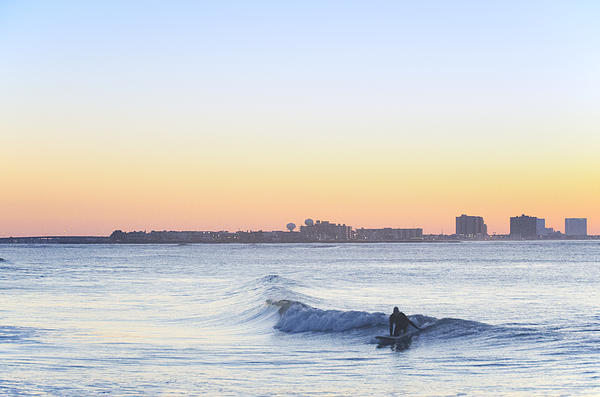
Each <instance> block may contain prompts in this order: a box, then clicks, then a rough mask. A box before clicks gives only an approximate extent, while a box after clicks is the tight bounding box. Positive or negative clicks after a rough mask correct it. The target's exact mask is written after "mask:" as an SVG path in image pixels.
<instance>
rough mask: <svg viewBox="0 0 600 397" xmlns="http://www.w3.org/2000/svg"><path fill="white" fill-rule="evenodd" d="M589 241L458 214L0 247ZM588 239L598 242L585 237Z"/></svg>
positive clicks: (514, 220)
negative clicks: (397, 222)
mask: <svg viewBox="0 0 600 397" xmlns="http://www.w3.org/2000/svg"><path fill="white" fill-rule="evenodd" d="M563 238H564V239H569V238H574V239H581V238H588V235H587V219H586V218H565V232H564V234H563V233H561V232H560V231H555V230H554V229H552V228H550V227H546V220H545V219H544V218H537V217H535V216H528V215H525V214H523V215H520V216H514V217H511V218H510V234H508V235H493V236H490V235H488V229H487V225H486V224H485V221H484V219H483V217H481V216H472V215H466V214H463V215H460V216H457V217H456V233H455V234H453V235H444V234H440V235H432V234H430V235H424V234H423V229H422V228H392V227H385V228H375V229H366V228H359V229H354V228H352V226H348V225H346V224H339V223H333V222H329V221H321V220H317V221H313V220H312V219H306V220H305V221H304V225H302V226H300V228H298V229H297V228H296V225H295V224H294V223H288V224H287V231H282V230H277V231H262V230H258V231H238V232H228V231H168V230H163V231H156V230H153V231H151V232H145V231H133V232H124V231H121V230H115V231H114V232H113V233H112V234H111V235H110V236H108V237H97V236H44V237H8V238H0V243H29V244H105V243H135V244H143V243H151V244H154V243H171V244H188V243H313V242H421V241H430V242H435V241H449V242H458V241H463V240H488V239H493V240H498V239H510V240H535V239H563ZM589 238H600V236H590V237H589Z"/></svg>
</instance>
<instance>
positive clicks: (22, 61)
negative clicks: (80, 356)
mask: <svg viewBox="0 0 600 397" xmlns="http://www.w3.org/2000/svg"><path fill="white" fill-rule="evenodd" d="M599 13H600V3H599V2H596V1H591V0H590V1H585V0H583V1H535V0H532V1H527V2H523V1H512V0H507V1H502V2H482V1H461V0H457V1H452V2H449V1H427V0H425V1H418V2H415V1H411V2H409V1H378V0H375V1H368V2H366V1H360V2H359V1H322V0H320V1H310V0H309V1H302V2H281V1H251V2H249V1H227V0H224V1H215V2H202V1H168V2H165V1H111V0H108V1H101V2H81V1H61V0H58V1H52V2H48V1H36V0H31V1H17V0H4V1H3V0H0V54H1V55H0V76H1V77H0V169H1V173H0V175H1V177H0V236H28V235H107V234H110V232H111V231H112V230H115V229H122V230H126V231H130V230H164V229H167V230H232V231H235V230H248V229H262V230H283V229H284V228H285V225H286V224H287V223H288V222H295V223H296V224H301V223H302V222H303V220H304V219H305V218H308V217H310V218H314V219H324V220H330V221H333V222H339V223H345V224H349V225H352V226H354V227H363V226H364V227H385V226H389V227H422V228H423V229H424V232H425V233H440V232H444V233H448V234H449V233H453V232H454V223H455V217H456V216H458V215H460V214H463V213H465V214H470V215H479V216H483V217H484V218H485V220H486V223H487V224H488V230H489V232H490V233H507V232H508V229H509V217H510V216H515V215H520V214H522V213H525V214H528V215H532V216H537V217H542V218H545V219H546V224H547V226H551V227H554V228H556V229H558V230H561V231H564V218H565V217H587V218H588V232H589V233H594V234H600V106H599V104H600V24H598V15H599Z"/></svg>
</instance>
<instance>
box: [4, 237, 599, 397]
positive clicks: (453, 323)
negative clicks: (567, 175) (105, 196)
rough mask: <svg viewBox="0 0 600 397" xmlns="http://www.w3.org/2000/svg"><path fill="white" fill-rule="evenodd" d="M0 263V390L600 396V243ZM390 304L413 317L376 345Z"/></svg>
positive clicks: (101, 250)
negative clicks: (399, 334)
mask: <svg viewBox="0 0 600 397" xmlns="http://www.w3.org/2000/svg"><path fill="white" fill-rule="evenodd" d="M0 257H1V258H3V259H4V260H3V261H0V296H1V301H0V302H1V304H0V395H16V396H21V395H24V396H28V395H56V396H95V395H116V396H121V395H123V396H126V395H132V396H134V395H135V396H139V395H149V396H178V395H182V396H187V395H286V396H290V395H425V396H428V395H431V396H460V395H468V396H471V395H477V396H479V395H493V396H498V395H523V396H536V395H539V396H549V395H550V396H553V395H557V396H558V395H569V396H570V395H600V294H599V291H600V242H594V241H568V242H566V241H554V242H549V241H544V242H472V243H457V244H452V243H436V244H341V245H335V244H289V245H288V244H285V245H183V246H179V245H0ZM393 306H399V307H400V310H402V311H403V312H405V313H406V314H407V315H409V317H410V318H411V319H412V320H413V321H414V322H415V323H417V324H419V325H420V326H422V327H423V328H424V329H423V331H422V332H420V333H416V334H414V335H413V336H412V337H411V338H409V339H408V340H407V341H406V343H403V344H401V345H394V346H379V345H378V344H377V343H376V340H375V338H374V337H375V336H376V335H385V334H386V333H387V316H388V315H389V314H390V312H391V310H392V308H393Z"/></svg>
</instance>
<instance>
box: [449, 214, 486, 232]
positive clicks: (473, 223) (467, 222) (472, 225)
mask: <svg viewBox="0 0 600 397" xmlns="http://www.w3.org/2000/svg"><path fill="white" fill-rule="evenodd" d="M456 235H457V236H459V237H463V238H483V237H485V236H487V225H486V224H485V223H484V221H483V218H482V217H480V216H469V215H465V214H463V215H461V216H457V217H456Z"/></svg>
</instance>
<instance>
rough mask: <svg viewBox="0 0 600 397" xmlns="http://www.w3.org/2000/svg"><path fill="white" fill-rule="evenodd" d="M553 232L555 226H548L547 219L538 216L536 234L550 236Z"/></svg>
mask: <svg viewBox="0 0 600 397" xmlns="http://www.w3.org/2000/svg"><path fill="white" fill-rule="evenodd" d="M553 233H554V229H553V228H551V227H546V219H544V218H537V224H536V230H535V234H537V235H538V236H541V237H544V236H550V235H551V234H553Z"/></svg>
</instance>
